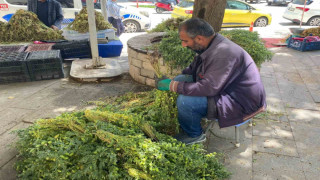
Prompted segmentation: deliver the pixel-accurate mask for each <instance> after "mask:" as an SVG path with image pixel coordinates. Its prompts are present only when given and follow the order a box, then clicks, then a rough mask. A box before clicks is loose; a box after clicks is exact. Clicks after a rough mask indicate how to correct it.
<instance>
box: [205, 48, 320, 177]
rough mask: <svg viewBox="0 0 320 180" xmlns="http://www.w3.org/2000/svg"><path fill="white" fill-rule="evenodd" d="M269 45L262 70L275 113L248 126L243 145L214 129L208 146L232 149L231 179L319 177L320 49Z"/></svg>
mask: <svg viewBox="0 0 320 180" xmlns="http://www.w3.org/2000/svg"><path fill="white" fill-rule="evenodd" d="M271 50H272V51H273V52H274V53H275V55H274V57H273V59H272V61H271V62H267V63H264V64H263V66H262V68H261V71H260V73H261V78H262V80H263V82H264V85H265V89H266V93H267V102H268V111H270V112H271V113H269V115H268V114H267V115H266V116H265V117H260V118H258V119H254V125H253V126H252V127H248V126H246V127H244V128H245V129H244V131H245V133H242V134H252V136H243V137H242V141H241V147H240V148H238V149H237V148H235V147H233V146H232V145H230V144H231V143H230V142H231V141H232V140H231V141H230V140H226V139H221V138H219V137H216V136H213V135H210V136H209V142H208V143H207V146H208V152H214V151H218V152H223V153H226V154H227V155H228V157H229V163H228V162H226V166H227V167H228V169H229V170H230V171H231V172H232V173H233V175H232V176H231V178H230V179H232V180H243V179H246V180H247V179H251V180H275V179H279V180H280V179H288V180H289V179H290V180H314V179H319V176H320V151H319V149H320V143H319V142H320V141H319V137H320V108H319V107H320V106H319V99H318V98H319V96H320V91H319V90H320V88H319V87H320V81H319V78H320V73H319V72H320V71H319V70H320V69H319V68H320V66H319V64H320V51H312V52H298V51H295V50H292V49H288V48H285V47H283V48H273V49H271ZM215 130H217V129H215ZM221 130H222V129H221ZM218 131H219V129H218ZM230 132H231V133H233V132H232V131H230ZM230 132H229V133H230ZM229 136H230V135H228V137H229ZM232 142H234V141H232Z"/></svg>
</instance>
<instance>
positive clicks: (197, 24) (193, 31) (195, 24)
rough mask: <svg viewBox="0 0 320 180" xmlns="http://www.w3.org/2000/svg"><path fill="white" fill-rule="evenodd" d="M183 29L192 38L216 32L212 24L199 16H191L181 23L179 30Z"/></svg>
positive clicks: (208, 35) (207, 35)
mask: <svg viewBox="0 0 320 180" xmlns="http://www.w3.org/2000/svg"><path fill="white" fill-rule="evenodd" d="M182 30H183V31H185V32H186V33H187V34H188V36H189V37H190V38H195V37H196V36H198V35H200V36H205V37H210V36H212V35H214V34H215V32H214V30H213V28H212V26H211V25H210V24H209V23H207V22H206V21H205V20H203V19H199V18H191V19H188V20H186V21H184V22H183V23H181V24H180V26H179V32H180V31H182Z"/></svg>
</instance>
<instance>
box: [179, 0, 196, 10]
mask: <svg viewBox="0 0 320 180" xmlns="http://www.w3.org/2000/svg"><path fill="white" fill-rule="evenodd" d="M193 3H194V2H192V1H181V2H180V3H179V4H178V6H179V7H182V8H187V7H192V6H193Z"/></svg>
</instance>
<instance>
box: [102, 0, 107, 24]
mask: <svg viewBox="0 0 320 180" xmlns="http://www.w3.org/2000/svg"><path fill="white" fill-rule="evenodd" d="M101 12H102V15H103V17H104V20H105V21H108V14H107V6H106V0H101Z"/></svg>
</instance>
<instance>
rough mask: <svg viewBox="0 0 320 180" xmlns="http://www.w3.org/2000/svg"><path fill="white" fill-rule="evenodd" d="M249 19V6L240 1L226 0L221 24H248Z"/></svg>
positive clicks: (250, 16) (250, 17) (250, 14)
mask: <svg viewBox="0 0 320 180" xmlns="http://www.w3.org/2000/svg"><path fill="white" fill-rule="evenodd" d="M251 19H252V13H251V7H250V6H248V5H247V4H245V3H243V2H240V1H227V7H226V10H225V13H224V19H223V26H248V25H250V22H251Z"/></svg>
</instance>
